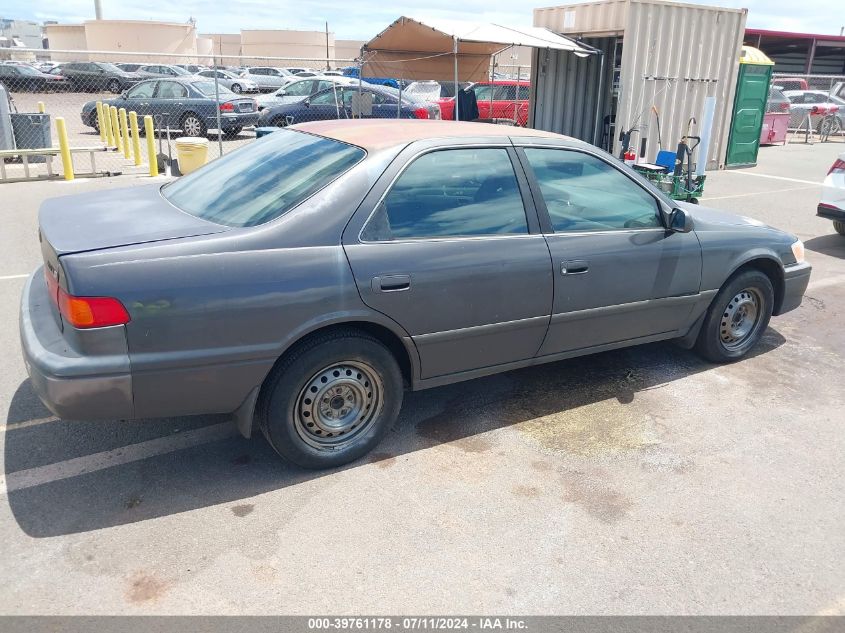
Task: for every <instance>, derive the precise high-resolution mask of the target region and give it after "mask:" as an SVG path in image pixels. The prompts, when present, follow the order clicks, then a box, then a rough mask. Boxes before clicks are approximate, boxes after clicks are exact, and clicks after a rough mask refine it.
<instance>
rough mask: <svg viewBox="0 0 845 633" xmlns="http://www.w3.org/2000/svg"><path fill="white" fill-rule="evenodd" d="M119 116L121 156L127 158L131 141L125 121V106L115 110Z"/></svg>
mask: <svg viewBox="0 0 845 633" xmlns="http://www.w3.org/2000/svg"><path fill="white" fill-rule="evenodd" d="M117 112H118V116H119V117H120V135H121V136H122V137H123V157H124V158H129V156H130V150H131V145H132V143H131V141H130V140H129V124H128V123H127V122H126V108H121V109H120V110H118V111H117Z"/></svg>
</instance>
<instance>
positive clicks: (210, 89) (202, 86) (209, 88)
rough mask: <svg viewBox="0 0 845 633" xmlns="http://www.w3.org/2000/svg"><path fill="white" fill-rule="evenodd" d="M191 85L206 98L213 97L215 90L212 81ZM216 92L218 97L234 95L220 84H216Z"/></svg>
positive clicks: (196, 82)
mask: <svg viewBox="0 0 845 633" xmlns="http://www.w3.org/2000/svg"><path fill="white" fill-rule="evenodd" d="M191 85H192V86H193V87H194V88H196V89H197V90H199V91H200V92H201V93H203V94H204V95H205V96H206V97H213V96H214V91H215V88H214V82H213V81H194V82H192V84H191ZM216 90H217V94H218V95H222V94H225V95H226V96H228V95H233V94H235V93H234V92H232V91H231V90H229V89H228V88H227V87H226V86H224V85H223V84H221V83H218V84H217V88H216Z"/></svg>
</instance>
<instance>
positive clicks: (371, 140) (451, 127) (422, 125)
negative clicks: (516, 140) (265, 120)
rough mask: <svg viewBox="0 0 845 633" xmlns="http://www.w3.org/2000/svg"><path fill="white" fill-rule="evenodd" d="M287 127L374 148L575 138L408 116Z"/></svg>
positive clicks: (550, 133)
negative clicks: (458, 141) (476, 140)
mask: <svg viewBox="0 0 845 633" xmlns="http://www.w3.org/2000/svg"><path fill="white" fill-rule="evenodd" d="M291 129H295V130H302V131H303V132H308V133H309V134H316V135H318V136H325V137H326V138H331V139H335V140H337V141H341V142H343V143H349V144H350V145H357V146H358V147H363V148H364V149H366V150H370V151H376V150H382V149H387V148H389V147H396V146H400V145H401V146H404V145H407V144H409V143H412V142H414V141H422V140H427V139H434V138H442V139H452V138H455V139H457V138H478V137H487V138H489V137H497V138H502V139H506V138H509V137H526V136H529V137H539V138H548V139H558V140H566V141H574V140H575V139H573V138H570V137H568V136H563V135H561V134H554V133H553V132H546V131H543V130H534V129H532V128H517V127H513V126H509V125H495V124H493V123H472V122H468V121H461V122H455V121H443V120H422V119H420V120H413V119H411V120H408V119H331V120H327V121H313V122H310V123H297V124H296V125H293V126H291Z"/></svg>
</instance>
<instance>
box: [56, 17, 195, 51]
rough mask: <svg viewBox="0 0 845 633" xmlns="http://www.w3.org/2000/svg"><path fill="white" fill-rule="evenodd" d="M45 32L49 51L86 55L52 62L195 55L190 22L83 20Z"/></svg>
mask: <svg viewBox="0 0 845 633" xmlns="http://www.w3.org/2000/svg"><path fill="white" fill-rule="evenodd" d="M44 30H45V33H46V36H47V41H48V43H49V47H50V49H51V50H59V51H61V50H72V51H89V52H88V53H87V55H79V54H78V53H67V54H62V53H54V54H52V55H51V57H52V59H53V60H54V61H68V60H70V59H71V58H72V59H74V60H76V61H79V60H80V59H81V58H85V59H87V60H89V61H121V60H122V59H125V61H131V60H130V58H131V55H129V53H175V54H179V55H186V54H187V55H194V56H196V54H197V34H196V27H195V26H194V24H193V23H191V22H185V23H178V22H152V21H147V20H86V21H85V22H83V23H82V24H48V25H46V26H45V27H44ZM96 51H108V52H109V53H121V54H122V55H120V56H115V55H113V54H109V53H98V52H96ZM176 59H177V58H173V61H176Z"/></svg>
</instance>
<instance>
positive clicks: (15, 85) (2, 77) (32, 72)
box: [0, 64, 68, 92]
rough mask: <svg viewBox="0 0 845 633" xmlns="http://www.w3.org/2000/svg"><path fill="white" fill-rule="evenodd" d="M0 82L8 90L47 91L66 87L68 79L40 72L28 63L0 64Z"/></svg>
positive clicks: (65, 88)
mask: <svg viewBox="0 0 845 633" xmlns="http://www.w3.org/2000/svg"><path fill="white" fill-rule="evenodd" d="M0 82H2V83H3V84H4V85H5V86H6V87H7V88H8V89H9V90H21V91H30V92H47V91H51V90H67V89H68V81H67V79H65V78H64V77H61V76H60V75H51V74H49V73H44V72H41V71H40V70H36V69H35V68H33V67H32V66H29V65H17V64H2V65H0Z"/></svg>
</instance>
